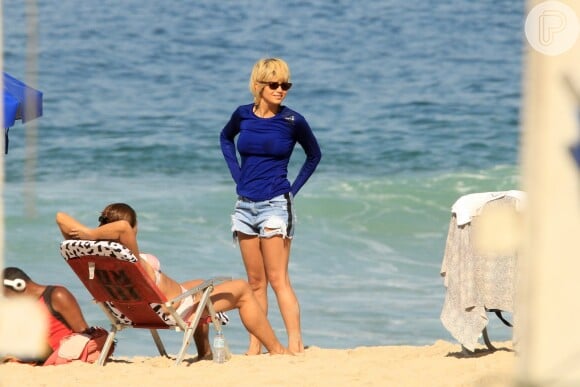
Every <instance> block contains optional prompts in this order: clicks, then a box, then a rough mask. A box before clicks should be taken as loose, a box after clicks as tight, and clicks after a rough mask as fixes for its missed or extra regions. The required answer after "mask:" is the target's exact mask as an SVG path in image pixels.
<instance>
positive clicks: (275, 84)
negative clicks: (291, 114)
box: [258, 82, 292, 91]
mask: <svg viewBox="0 0 580 387" xmlns="http://www.w3.org/2000/svg"><path fill="white" fill-rule="evenodd" d="M258 83H261V84H264V85H268V87H269V88H270V89H272V90H276V89H278V87H281V88H282V90H284V91H287V90H290V88H291V87H292V83H291V82H258Z"/></svg>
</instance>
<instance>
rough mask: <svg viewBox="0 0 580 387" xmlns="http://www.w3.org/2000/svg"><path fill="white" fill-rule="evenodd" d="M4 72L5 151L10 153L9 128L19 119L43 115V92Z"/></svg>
mask: <svg viewBox="0 0 580 387" xmlns="http://www.w3.org/2000/svg"><path fill="white" fill-rule="evenodd" d="M3 74H4V81H3V82H4V130H5V132H4V133H5V136H6V137H5V139H6V149H5V151H4V152H5V153H8V130H9V129H10V127H12V126H14V124H15V122H16V121H17V120H21V121H22V123H26V122H28V121H30V120H33V119H35V118H38V117H40V116H42V92H40V91H38V90H36V89H33V88H32V87H30V86H28V85H26V84H25V83H24V82H22V81H19V80H18V79H16V78H14V77H13V76H11V75H10V74H7V73H3Z"/></svg>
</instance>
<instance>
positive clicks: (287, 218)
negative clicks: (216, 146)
mask: <svg viewBox="0 0 580 387" xmlns="http://www.w3.org/2000/svg"><path fill="white" fill-rule="evenodd" d="M291 87H292V83H290V69H289V67H288V64H287V63H286V62H285V61H283V60H282V59H279V58H268V59H261V60H259V61H258V62H256V64H255V65H254V68H253V70H252V73H251V76H250V83H249V88H250V91H251V93H252V95H253V96H254V102H253V103H251V104H247V105H242V106H239V107H238V108H237V109H236V110H235V111H234V113H233V114H232V116H231V118H230V120H229V122H228V123H227V124H226V125H225V127H224V128H223V130H222V131H221V134H220V145H221V149H222V152H223V155H224V158H225V161H226V163H227V165H228V168H229V170H230V173H231V175H232V178H233V180H234V182H235V183H236V193H237V195H238V198H237V201H236V204H235V210H234V213H233V215H232V231H233V233H234V237H235V238H237V240H238V243H239V246H240V251H241V255H242V260H243V262H244V266H245V268H246V272H247V275H248V282H249V283H250V285H251V287H252V289H253V290H254V293H255V294H256V297H257V298H258V300H259V302H260V305H261V306H262V307H263V309H264V311H266V312H267V310H268V297H267V288H268V284H269V285H270V286H272V289H273V290H274V293H275V294H276V299H277V301H278V306H279V308H280V313H281V315H282V318H283V320H284V325H285V326H286V331H287V333H288V348H289V349H290V351H291V352H294V353H300V352H303V351H304V344H303V342H302V333H301V327H300V306H299V303H298V299H297V297H296V294H295V292H294V289H293V288H292V285H291V283H290V276H289V274H288V263H289V259H290V246H291V242H292V237H293V235H294V227H295V219H296V218H295V213H294V197H296V195H297V194H298V192H299V191H300V189H301V188H302V186H303V185H304V184H305V183H306V181H307V180H308V179H309V178H310V176H311V175H312V174H313V173H314V170H315V169H316V167H317V165H318V163H319V162H320V159H321V152H320V147H319V145H318V142H317V140H316V137H315V136H314V134H313V132H312V129H311V128H310V126H309V125H308V122H307V121H306V119H305V118H304V117H303V116H302V115H300V114H299V113H297V112H296V111H294V110H292V109H290V108H288V107H286V106H284V105H282V102H283V101H284V99H285V98H286V95H287V93H288V90H290V88H291ZM236 137H237V143H236V142H234V139H235V138H236ZM297 143H298V144H299V145H300V146H301V147H302V149H303V150H304V152H305V155H306V158H305V160H304V163H303V164H302V167H301V168H300V171H299V172H298V174H297V176H296V178H295V179H294V181H293V182H290V181H289V180H288V177H287V175H288V163H289V161H290V157H291V155H292V152H293V150H294V147H295V145H296V144H297ZM238 153H239V157H240V161H238V157H237V156H238ZM259 353H261V343H260V341H259V340H258V339H257V338H256V337H255V336H253V335H250V345H249V348H248V351H247V354H249V355H255V354H259Z"/></svg>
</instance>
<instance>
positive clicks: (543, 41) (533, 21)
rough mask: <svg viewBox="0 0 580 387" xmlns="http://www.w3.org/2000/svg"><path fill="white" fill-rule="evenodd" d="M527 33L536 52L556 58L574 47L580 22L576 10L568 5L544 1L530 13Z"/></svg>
mask: <svg viewBox="0 0 580 387" xmlns="http://www.w3.org/2000/svg"><path fill="white" fill-rule="evenodd" d="M525 33H526V38H527V40H528V43H530V46H532V47H533V48H534V50H536V51H538V52H540V53H542V54H545V55H549V56H556V55H560V54H563V53H564V52H566V51H568V50H569V49H571V48H572V46H574V44H575V43H576V41H577V40H578V34H579V33H580V22H579V21H578V16H577V15H576V13H575V12H574V10H573V9H572V8H570V7H569V6H567V5H566V4H564V3H562V2H560V1H544V2H542V3H540V4H538V5H536V6H535V7H534V8H532V10H531V11H530V12H529V13H528V16H527V18H526V25H525Z"/></svg>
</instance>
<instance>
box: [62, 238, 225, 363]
mask: <svg viewBox="0 0 580 387" xmlns="http://www.w3.org/2000/svg"><path fill="white" fill-rule="evenodd" d="M60 252H61V255H62V256H63V257H64V259H65V261H66V262H67V263H68V264H69V266H70V267H71V268H72V269H73V271H74V272H75V273H76V275H77V276H78V277H79V279H80V280H81V281H82V283H83V284H84V285H85V287H86V288H87V290H88V291H89V292H90V293H91V295H92V296H93V298H94V299H95V301H96V302H97V303H98V305H99V306H100V307H101V308H102V309H103V311H104V312H105V314H106V315H107V317H108V318H109V320H110V321H111V331H110V333H109V335H108V337H107V341H106V343H105V346H104V347H103V351H102V352H101V356H100V357H99V359H98V362H97V364H98V365H101V366H102V365H104V364H105V361H106V354H107V353H108V352H109V349H110V347H111V345H112V344H113V340H114V339H115V335H116V334H117V332H119V331H120V330H122V329H125V328H145V329H149V330H150V332H151V335H152V336H153V340H154V341H155V345H156V346H157V349H158V351H159V354H160V355H161V356H166V357H169V356H168V355H167V352H166V351H165V346H164V345H163V342H162V341H161V338H160V336H159V333H158V332H157V330H158V329H171V330H174V331H176V332H183V341H182V345H181V348H180V350H179V352H178V353H177V356H176V359H175V364H176V365H179V364H180V363H181V361H182V360H183V358H184V356H185V353H186V351H187V348H188V347H189V344H190V341H191V339H192V337H193V332H194V330H195V328H196V327H197V325H198V323H199V322H200V319H201V316H202V313H203V311H204V310H207V312H208V314H209V317H210V319H211V322H212V323H213V326H214V328H215V330H216V331H217V332H222V322H221V320H220V319H219V318H218V316H217V315H216V312H215V310H214V307H213V303H212V301H211V299H210V294H211V292H212V291H213V288H214V285H215V284H217V283H220V282H224V281H227V280H230V279H231V278H228V277H216V278H212V279H209V280H207V281H205V282H204V283H202V284H201V285H199V286H197V287H196V288H194V289H190V290H189V291H187V292H185V293H183V294H181V295H179V296H178V297H176V298H174V299H171V300H168V299H167V298H166V297H165V295H164V294H163V293H161V291H160V290H159V288H158V287H157V285H155V283H154V282H153V281H152V280H151V279H150V278H149V276H148V275H147V273H146V272H145V270H144V269H143V268H142V267H141V265H140V264H139V263H138V260H137V258H136V257H135V256H134V255H133V253H132V252H131V251H130V250H129V249H127V248H126V247H124V246H123V245H121V244H120V243H117V242H110V241H86V240H65V241H63V242H62V243H61V245H60ZM196 293H199V295H198V296H196V300H199V306H198V307H197V309H196V312H195V314H194V316H193V318H192V319H190V322H189V323H188V322H186V321H184V320H183V319H182V318H181V316H180V315H179V314H178V313H176V311H175V308H174V307H173V305H174V304H175V303H176V302H178V301H179V300H181V299H183V298H185V297H190V296H191V295H192V294H196ZM228 356H229V353H228Z"/></svg>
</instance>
